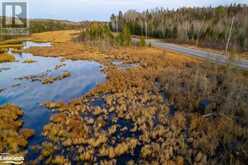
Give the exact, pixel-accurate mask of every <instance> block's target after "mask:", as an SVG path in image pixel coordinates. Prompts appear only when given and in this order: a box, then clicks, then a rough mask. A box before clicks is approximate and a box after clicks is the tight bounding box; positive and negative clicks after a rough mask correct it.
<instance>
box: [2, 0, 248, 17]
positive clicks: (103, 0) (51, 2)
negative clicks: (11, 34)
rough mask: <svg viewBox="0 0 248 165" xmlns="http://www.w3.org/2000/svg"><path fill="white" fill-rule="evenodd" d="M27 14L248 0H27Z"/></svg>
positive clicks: (103, 13) (106, 12) (93, 13)
mask: <svg viewBox="0 0 248 165" xmlns="http://www.w3.org/2000/svg"><path fill="white" fill-rule="evenodd" d="M0 1H1V0H0ZM28 3H29V17H31V18H56V19H67V20H73V21H81V20H109V17H110V15H111V14H112V13H118V11H119V10H121V11H127V10H128V9H136V10H138V11H143V10H145V9H151V8H156V7H164V8H170V9H172V8H179V7H183V6H188V7H189V6H191V7H193V6H210V5H211V6H216V5H227V4H231V3H246V4H247V3H248V0H28Z"/></svg>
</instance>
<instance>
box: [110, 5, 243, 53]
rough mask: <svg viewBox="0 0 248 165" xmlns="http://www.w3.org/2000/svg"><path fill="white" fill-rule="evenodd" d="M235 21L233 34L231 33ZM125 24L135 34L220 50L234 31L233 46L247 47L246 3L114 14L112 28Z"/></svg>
mask: <svg viewBox="0 0 248 165" xmlns="http://www.w3.org/2000/svg"><path fill="white" fill-rule="evenodd" d="M232 20H233V28H232V33H229V32H230V29H231V24H232ZM124 26H128V27H129V29H130V31H131V33H132V34H135V35H143V36H146V35H147V36H151V37H156V38H161V39H166V40H169V41H173V42H180V43H190V44H194V45H197V46H205V47H211V48H219V49H224V48H225V45H226V42H227V40H228V36H229V34H232V35H231V40H230V47H231V48H232V49H233V50H238V51H247V50H248V6H247V5H241V4H232V5H230V6H218V7H205V8H180V9H177V10H168V9H164V8H156V9H153V10H146V11H144V12H137V11H135V10H129V11H127V12H126V13H122V12H121V11H120V12H119V14H117V15H114V14H113V15H112V16H111V22H110V28H111V30H112V31H114V32H119V31H122V29H123V28H124Z"/></svg>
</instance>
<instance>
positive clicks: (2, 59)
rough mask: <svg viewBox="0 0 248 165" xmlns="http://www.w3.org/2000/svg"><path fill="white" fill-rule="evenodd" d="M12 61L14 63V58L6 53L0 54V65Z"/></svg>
mask: <svg viewBox="0 0 248 165" xmlns="http://www.w3.org/2000/svg"><path fill="white" fill-rule="evenodd" d="M13 61H15V56H13V55H11V54H8V53H4V54H0V63H3V62H13Z"/></svg>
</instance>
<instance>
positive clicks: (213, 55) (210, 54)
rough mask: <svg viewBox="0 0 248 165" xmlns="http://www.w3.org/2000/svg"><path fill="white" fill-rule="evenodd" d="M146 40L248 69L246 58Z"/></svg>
mask: <svg viewBox="0 0 248 165" xmlns="http://www.w3.org/2000/svg"><path fill="white" fill-rule="evenodd" d="M134 40H136V41H137V39H134ZM146 42H147V43H149V42H150V43H151V45H152V46H153V47H157V48H162V49H167V50H171V51H176V52H179V53H182V54H184V55H188V56H194V57H200V58H204V59H208V60H211V61H213V62H216V63H219V64H226V63H230V64H232V65H234V66H237V67H240V68H242V69H245V70H248V60H245V59H237V60H235V61H229V60H228V58H227V57H226V56H224V55H221V54H217V53H214V52H208V51H204V50H199V49H193V48H187V47H184V46H181V45H177V44H171V43H165V42H163V41H160V40H157V39H148V40H147V41H146Z"/></svg>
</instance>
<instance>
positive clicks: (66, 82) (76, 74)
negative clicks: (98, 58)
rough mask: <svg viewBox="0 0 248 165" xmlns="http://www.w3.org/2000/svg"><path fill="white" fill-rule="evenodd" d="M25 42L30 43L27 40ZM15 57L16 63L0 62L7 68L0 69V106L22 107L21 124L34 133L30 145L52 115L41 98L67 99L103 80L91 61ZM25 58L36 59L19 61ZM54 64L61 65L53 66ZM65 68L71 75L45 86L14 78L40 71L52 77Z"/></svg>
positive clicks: (24, 55)
mask: <svg viewBox="0 0 248 165" xmlns="http://www.w3.org/2000/svg"><path fill="white" fill-rule="evenodd" d="M26 45H28V47H30V46H32V44H30V43H29V42H27V43H26ZM15 56H16V60H17V61H16V62H13V63H2V64H0V68H8V69H4V70H1V72H0V89H4V90H2V91H1V92H0V105H3V104H7V103H13V104H16V105H18V106H20V107H21V108H22V109H23V111H24V116H23V120H24V127H25V128H32V129H34V130H35V132H36V135H35V137H34V138H32V139H31V144H37V143H39V142H40V141H41V140H42V136H41V132H42V128H43V126H44V125H45V124H46V123H47V122H48V120H49V117H50V116H51V114H52V112H51V111H49V110H47V109H46V108H44V107H43V106H42V105H41V104H42V103H43V102H44V101H47V100H52V101H66V102H67V101H69V100H71V99H73V98H76V97H79V96H81V95H83V94H85V93H87V92H88V91H90V90H91V89H92V88H94V87H95V86H96V85H97V84H100V83H102V82H104V81H105V75H104V74H103V73H102V72H101V65H100V64H99V63H96V62H93V61H71V60H65V61H63V62H61V59H60V58H50V57H49V58H48V57H39V56H32V54H28V53H22V54H15ZM27 59H32V60H33V61H36V62H35V63H30V64H27V63H23V61H25V60H27ZM58 65H60V66H62V67H59V68H58V67H56V66H58ZM65 71H68V72H70V73H71V76H70V77H67V78H65V79H63V80H60V81H56V82H54V83H53V84H48V85H43V84H42V83H41V82H39V81H31V80H26V79H18V78H21V77H24V76H30V75H40V74H43V73H47V74H48V75H49V76H54V75H59V74H61V73H63V72H65Z"/></svg>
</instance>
